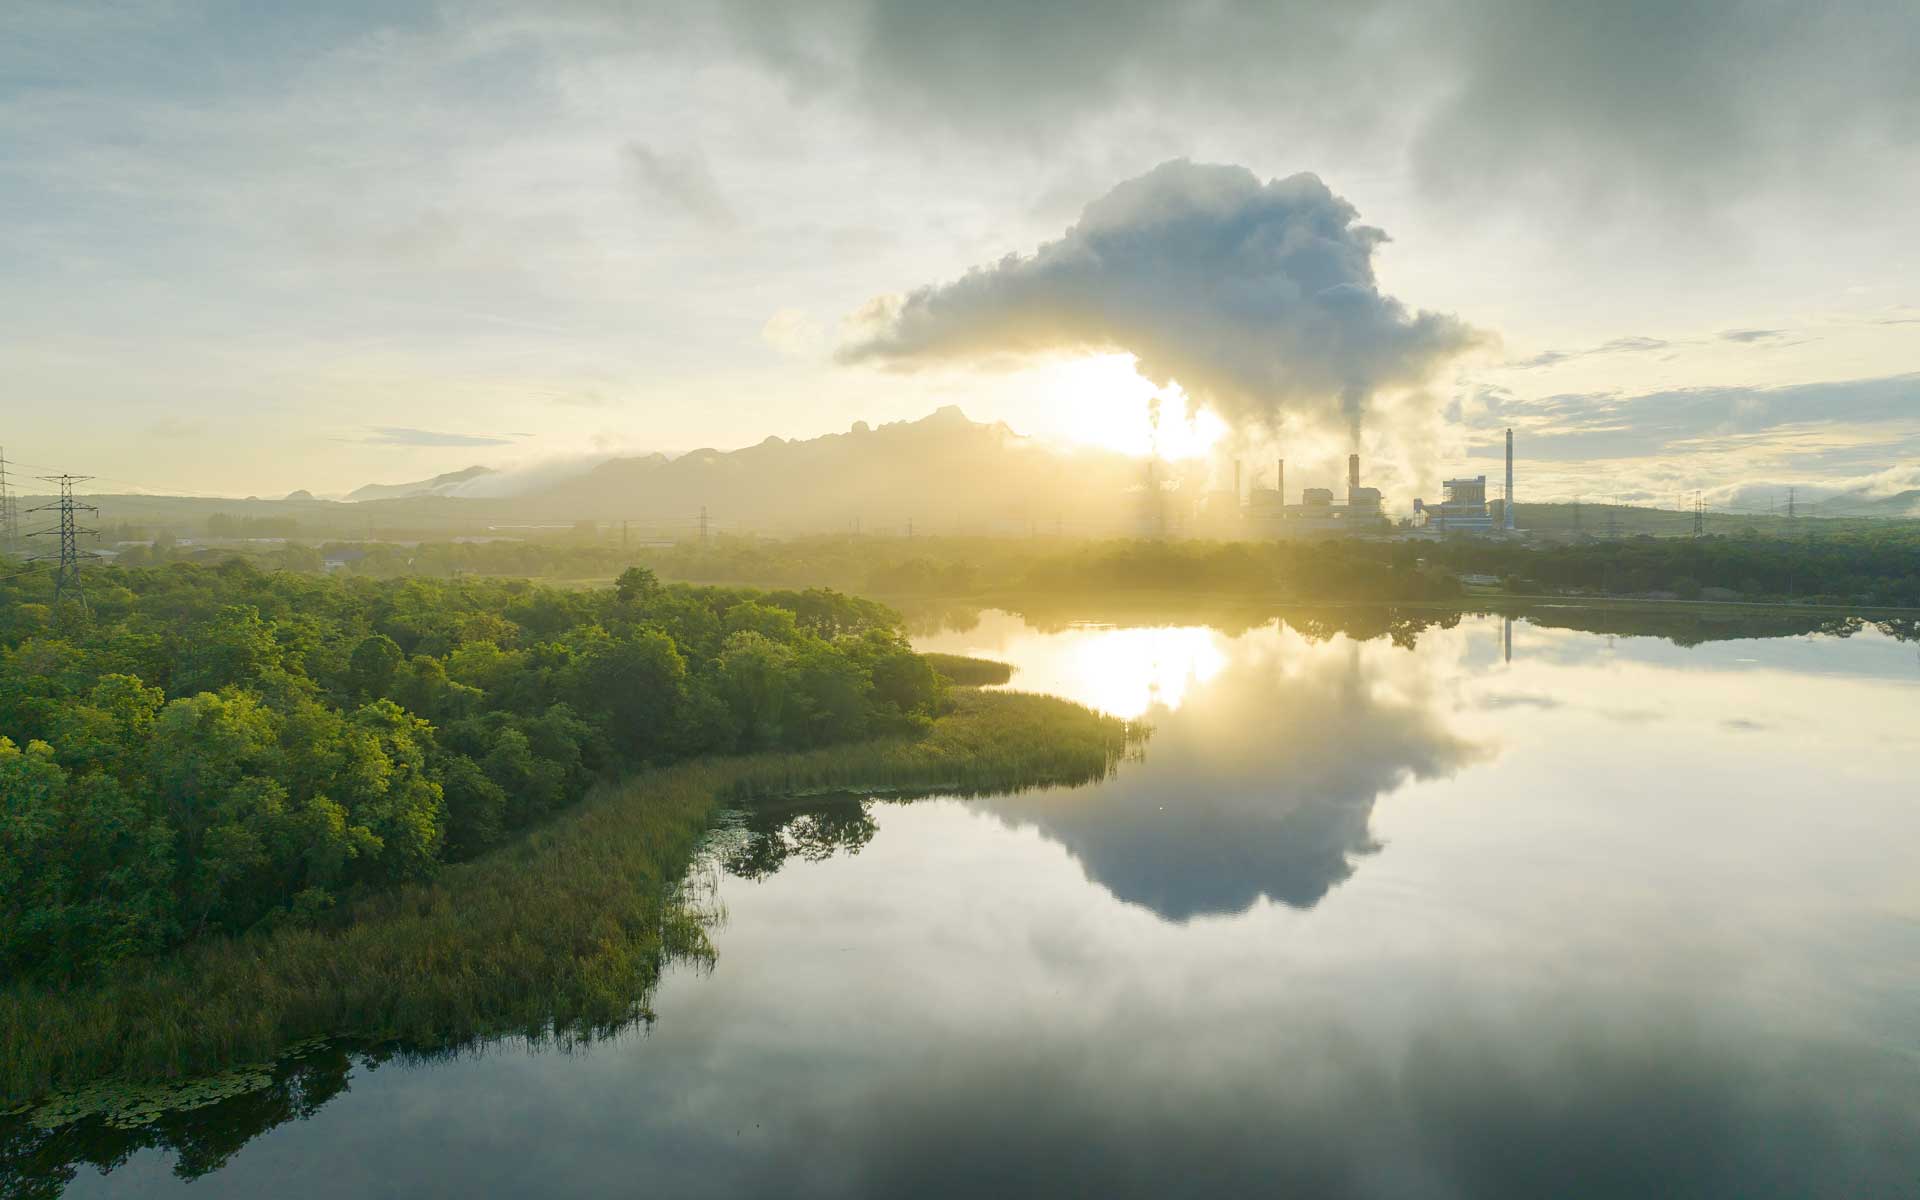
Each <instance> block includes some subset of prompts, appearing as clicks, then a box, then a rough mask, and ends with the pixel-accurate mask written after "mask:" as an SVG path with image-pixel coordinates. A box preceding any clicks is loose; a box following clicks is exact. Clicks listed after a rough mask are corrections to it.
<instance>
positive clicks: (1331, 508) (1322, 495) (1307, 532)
mask: <svg viewBox="0 0 1920 1200" xmlns="http://www.w3.org/2000/svg"><path fill="white" fill-rule="evenodd" d="M1240 484H1241V477H1240V464H1239V463H1238V462H1237V461H1236V462H1235V463H1234V464H1233V491H1232V492H1214V493H1212V494H1210V495H1208V496H1207V497H1206V499H1205V501H1204V502H1203V508H1204V515H1205V518H1206V519H1205V522H1204V523H1205V525H1207V526H1209V527H1211V529H1212V530H1213V531H1214V532H1217V533H1224V534H1228V535H1230V536H1237V537H1257V538H1272V539H1278V538H1301V537H1309V538H1310V537H1339V536H1342V535H1351V534H1357V533H1389V532H1391V531H1392V529H1393V522H1392V521H1390V520H1389V519H1388V518H1387V513H1386V506H1385V503H1384V502H1383V500H1382V498H1381V495H1380V489H1379V488H1370V487H1362V486H1361V485H1360V456H1359V455H1358V454H1352V455H1348V456H1347V494H1346V498H1345V499H1344V500H1335V499H1334V492H1333V489H1332V488H1323V487H1310V488H1304V489H1302V490H1301V492H1300V503H1298V504H1288V503H1287V501H1286V495H1287V460H1286V459H1284V458H1282V459H1278V460H1276V461H1275V462H1274V486H1273V487H1270V488H1263V487H1255V488H1253V489H1252V490H1251V491H1246V492H1243V491H1242V490H1241V486H1240ZM1243 497H1244V499H1243Z"/></svg>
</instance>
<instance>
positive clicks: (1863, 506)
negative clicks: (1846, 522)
mask: <svg viewBox="0 0 1920 1200" xmlns="http://www.w3.org/2000/svg"><path fill="white" fill-rule="evenodd" d="M1800 508H1801V510H1802V511H1804V512H1805V513H1806V514H1807V515H1809V516H1818V517H1920V488H1909V489H1908V490H1906V491H1904V492H1895V493H1894V494H1893V495H1891V496H1870V495H1868V494H1867V493H1865V492H1843V493H1841V494H1840V495H1838V496H1829V497H1827V498H1826V499H1825V500H1816V501H1813V502H1811V503H1807V504H1802V505H1800Z"/></svg>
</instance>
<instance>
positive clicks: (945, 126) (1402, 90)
mask: <svg viewBox="0 0 1920 1200" xmlns="http://www.w3.org/2000/svg"><path fill="white" fill-rule="evenodd" d="M731 7H732V8H733V9H734V10H735V11H736V13H738V14H739V19H737V20H735V21H734V22H733V25H734V27H735V29H736V38H737V41H738V42H739V44H740V45H741V46H743V47H744V48H745V49H746V50H747V52H749V53H752V54H755V55H757V56H759V57H760V58H761V60H762V61H763V62H766V63H767V64H769V65H770V66H771V67H772V68H773V69H774V70H776V71H780V72H783V73H785V74H786V75H787V76H788V77H789V78H790V79H792V80H794V81H795V83H796V86H799V87H805V88H806V89H807V90H809V91H810V92H811V91H815V90H818V89H821V88H823V87H832V86H834V81H844V82H843V83H841V84H840V85H839V86H841V87H842V88H843V89H844V90H845V91H846V92H847V93H848V94H849V95H850V97H851V98H852V99H853V100H854V101H855V102H856V103H858V104H859V105H860V106H861V107H862V108H863V109H864V111H865V112H866V113H867V114H868V115H869V117H870V119H872V120H873V121H874V122H876V123H878V124H881V125H884V126H888V127H892V128H896V129H900V130H903V131H905V132H907V133H908V134H910V135H920V136H924V134H925V133H926V132H927V131H928V130H929V129H941V130H950V131H954V132H957V133H959V134H960V135H962V136H967V137H971V138H975V139H978V140H981V141H991V142H994V143H996V144H1005V142H1006V141H1008V140H1009V138H1010V137H1013V138H1018V137H1024V138H1026V139H1028V140H1030V141H1031V142H1032V143H1034V144H1035V145H1036V146H1046V147H1048V148H1050V149H1052V148H1057V147H1059V146H1062V145H1073V144H1078V143H1080V142H1082V141H1084V140H1086V138H1085V137H1084V136H1083V135H1086V134H1088V133H1090V132H1091V131H1094V130H1097V129H1098V128H1100V127H1101V126H1102V125H1103V124H1107V125H1113V124H1119V123H1123V122H1128V121H1129V120H1130V119H1131V120H1132V121H1133V123H1134V124H1136V125H1140V124H1146V122H1144V121H1141V120H1140V118H1139V114H1141V113H1142V112H1143V111H1150V112H1151V113H1152V114H1153V116H1154V117H1157V118H1158V120H1159V122H1160V123H1161V124H1164V125H1172V126H1174V127H1185V128H1192V129H1224V130H1226V131H1228V136H1232V135H1233V134H1234V133H1238V132H1239V131H1241V130H1242V129H1243V128H1244V126H1243V122H1244V121H1245V114H1247V113H1249V112H1257V113H1260V114H1261V121H1262V122H1263V124H1264V125H1265V127H1266V128H1267V129H1268V130H1269V131H1270V132H1269V133H1268V136H1269V137H1270V138H1274V139H1277V140H1280V141H1281V142H1282V144H1298V143H1300V142H1301V141H1302V139H1314V138H1319V139H1323V140H1324V141H1325V142H1326V143H1328V144H1337V145H1353V146H1356V147H1359V148H1361V149H1363V150H1365V149H1376V150H1377V149H1380V148H1383V147H1392V148H1393V149H1394V151H1395V152H1396V153H1399V154H1404V155H1405V157H1406V158H1407V159H1408V160H1410V162H1411V165H1412V168H1413V170H1414V172H1415V174H1416V175H1417V177H1418V179H1419V181H1420V183H1421V184H1422V186H1423V190H1424V191H1425V193H1426V196H1427V198H1428V199H1429V200H1438V199H1452V200H1456V201H1459V202H1462V203H1471V204H1474V205H1489V206H1501V207H1516V206H1517V207H1529V206H1538V207H1539V208H1541V209H1543V210H1544V211H1547V212H1549V213H1551V214H1555V215H1558V216H1559V217H1560V218H1561V219H1563V220H1564V221H1565V222H1567V223H1568V224H1569V225H1579V224H1582V223H1584V222H1590V221H1591V220H1592V219H1593V217H1594V216H1595V215H1596V214H1604V213H1608V212H1613V213H1617V214H1619V215H1623V216H1624V215H1629V214H1631V215H1634V216H1647V215H1652V216H1655V217H1657V218H1658V219H1659V220H1661V221H1662V222H1663V223H1669V224H1684V225H1689V226H1692V227H1695V228H1698V227H1699V226H1701V225H1703V224H1704V223H1706V222H1708V221H1710V220H1711V219H1712V217H1713V215H1714V214H1716V213H1719V212H1722V211H1724V210H1725V209H1726V208H1727V207H1729V206H1731V205H1733V204H1735V203H1737V202H1744V203H1751V202H1752V201H1753V200H1755V199H1756V198H1758V197H1762V196H1765V195H1767V194H1770V193H1784V194H1799V195H1808V194H1812V193H1813V192H1814V191H1815V190H1816V189H1819V188H1821V187H1823V186H1825V185H1823V183H1822V182H1820V181H1821V180H1822V178H1823V176H1833V175H1844V176H1845V177H1846V178H1847V179H1848V180H1850V181H1851V180H1858V181H1859V184H1860V190H1861V192H1862V193H1868V194H1879V195H1883V196H1886V197H1888V198H1894V197H1897V196H1898V195H1899V191H1900V186H1899V183H1898V181H1899V180H1900V179H1902V177H1903V176H1904V174H1905V169H1906V168H1911V167H1912V166H1913V164H1914V162H1915V157H1916V156H1915V149H1916V144H1917V143H1916V139H1915V137H1914V134H1913V131H1914V130H1915V129H1916V128H1920V82H1916V80H1917V79H1920V76H1917V75H1916V73H1915V72H1913V71H1912V70H1911V69H1910V63H1909V61H1908V59H1909V58H1910V53H1909V52H1907V51H1906V49H1905V48H1907V47H1911V46H1912V45H1913V39H1914V36H1915V32H1916V27H1917V26H1920V19H1917V18H1916V15H1915V11H1914V9H1913V6H1912V5H1910V4H1901V3H1897V2H1891V3H1869V4H1859V5H1845V6H1836V7H1834V8H1832V9H1809V8H1807V7H1805V6H1791V5H1773V6H1755V5H1752V4H1747V3H1743V2H1742V0H1621V2H1620V3H1615V4H1609V5H1606V6H1603V7H1596V6H1583V5H1542V4H1537V3H1532V2H1530V0H1463V2H1461V3H1449V4H1428V3H1421V2H1419V0H1411V2H1404V3H1402V2H1394V0H1356V2H1355V3H1350V4H1340V5H1327V4H1319V3H1312V2H1309V0H1216V2H1214V3H1209V4H1206V5H1173V4H1156V3H1151V2H1149V0H1060V2H1058V3H1049V4H1007V3H999V4H994V5H993V6H992V17H991V19H984V18H982V17H981V16H980V15H979V12H978V10H977V8H975V7H972V6H966V5H954V4H951V3H944V2H942V0H842V2H840V3H826V4H822V5H819V6H817V7H815V8H813V9H812V10H811V11H810V12H809V14H808V16H806V17H804V18H798V19H795V18H789V19H787V20H785V21H782V22H780V23H779V24H780V36H779V37H778V38H772V37H769V36H768V35H767V33H766V31H765V29H764V28H763V26H764V25H765V24H766V22H764V21H762V20H756V19H755V17H756V16H757V14H759V13H761V12H762V11H763V10H764V8H765V6H764V5H760V4H756V3H752V0H733V2H732V6H731ZM1364 80H1392V81H1393V85H1392V87H1390V88H1389V87H1377V86H1369V85H1367V84H1364V83H1361V82H1360V81H1364ZM1782 95H1790V96H1793V97H1794V106H1793V107H1794V111H1793V112H1792V113H1791V114H1790V115H1789V114H1784V113H1783V112H1782V111H1781V108H1780V106H1779V104H1778V103H1777V97H1779V96H1782ZM1296 112H1298V113H1310V114H1311V116H1310V118H1301V119H1297V120H1296V121H1295V122H1294V123H1293V124H1291V126H1290V125H1289V120H1290V118H1291V116H1292V114H1294V113H1296ZM1009 131H1019V132H1018V133H1016V134H1010V133H1009ZM1852 191H1853V189H1852V188H1841V189H1836V190H1835V191H1833V192H1829V193H1828V196H1829V199H1830V200H1832V201H1834V202H1838V199H1839V196H1840V195H1842V194H1847V193H1849V192H1852ZM1673 200H1681V201H1684V202H1685V203H1684V204H1678V205H1675V204H1669V203H1667V202H1668V201H1673Z"/></svg>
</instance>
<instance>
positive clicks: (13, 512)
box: [0, 446, 20, 552]
mask: <svg viewBox="0 0 1920 1200" xmlns="http://www.w3.org/2000/svg"><path fill="white" fill-rule="evenodd" d="M19 545H20V502H19V501H18V500H16V499H14V495H13V489H12V488H11V487H9V486H8V484H7V448H6V447H5V446H0V550H5V551H8V552H12V551H13V550H14V549H16V548H17V547H18V546H19Z"/></svg>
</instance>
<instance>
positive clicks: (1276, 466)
mask: <svg viewBox="0 0 1920 1200" xmlns="http://www.w3.org/2000/svg"><path fill="white" fill-rule="evenodd" d="M1273 490H1274V491H1276V492H1278V493H1280V503H1281V505H1282V506H1283V507H1284V506H1285V504H1286V503H1287V460H1286V459H1284V458H1276V459H1274V460H1273Z"/></svg>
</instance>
